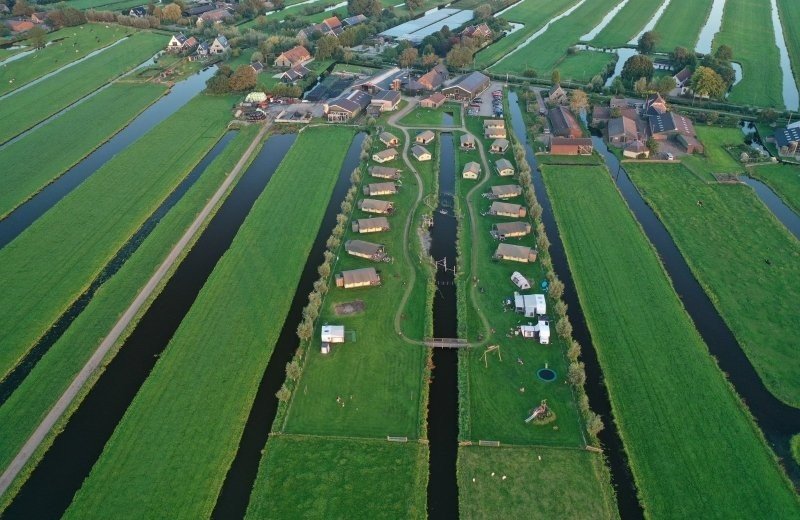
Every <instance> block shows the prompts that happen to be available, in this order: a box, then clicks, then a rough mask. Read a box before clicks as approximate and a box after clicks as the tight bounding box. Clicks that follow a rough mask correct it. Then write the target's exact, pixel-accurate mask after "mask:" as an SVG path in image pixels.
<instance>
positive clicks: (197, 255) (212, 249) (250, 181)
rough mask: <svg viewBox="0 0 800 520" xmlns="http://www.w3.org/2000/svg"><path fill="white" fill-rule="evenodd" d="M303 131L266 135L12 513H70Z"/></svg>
mask: <svg viewBox="0 0 800 520" xmlns="http://www.w3.org/2000/svg"><path fill="white" fill-rule="evenodd" d="M295 138H296V135H293V134H292V135H278V136H273V137H271V138H270V139H269V140H268V141H267V142H266V144H265V145H264V147H263V148H262V150H261V152H260V153H259V154H258V156H257V157H256V159H255V160H254V161H253V163H252V164H251V165H250V167H249V168H247V171H246V172H245V173H244V175H243V176H242V178H241V179H240V180H239V182H238V183H237V184H236V186H235V187H234V188H233V190H232V191H231V193H230V195H229V196H228V198H227V199H225V202H224V203H223V204H222V206H221V207H220V208H219V210H218V211H217V213H216V214H215V215H214V217H213V218H212V220H211V221H210V222H209V224H208V226H207V227H206V229H205V230H204V231H203V233H202V234H201V235H200V238H199V239H198V240H197V243H196V244H195V245H194V247H193V248H192V249H191V250H190V251H189V253H188V255H187V256H186V258H185V259H184V260H183V262H181V264H180V266H179V267H178V269H177V270H176V271H175V274H174V275H173V276H172V278H170V280H169V281H168V282H167V284H166V286H165V287H164V289H163V291H162V292H161V293H160V294H159V295H158V297H156V299H155V300H154V301H153V303H152V305H151V306H150V308H149V309H148V310H147V312H145V314H144V316H142V318H141V320H140V321H139V323H138V325H137V326H136V328H135V329H134V330H133V332H132V333H131V334H130V336H129V337H128V338H127V340H126V341H125V343H124V344H123V345H122V347H121V349H120V351H119V353H118V354H117V355H116V356H115V357H114V358H113V359H112V360H111V361H110V362H109V364H108V365H107V366H106V369H105V371H104V372H103V373H102V374H101V375H100V377H99V379H98V380H97V382H96V383H95V385H94V386H93V387H92V388H91V389H90V390H89V392H88V394H87V395H86V397H85V398H84V400H83V402H82V403H81V404H80V406H79V407H78V409H77V410H76V411H75V413H74V414H73V415H72V416H71V417H70V418H69V420H68V421H67V423H66V425H65V426H64V429H63V430H62V431H61V432H60V433H59V434H58V436H57V437H56V438H55V440H54V441H53V444H52V445H51V446H50V448H49V449H48V450H47V452H46V453H45V455H44V457H43V458H42V460H41V461H40V463H39V464H38V465H37V466H36V467H35V469H33V471H32V473H31V475H30V477H29V478H28V480H27V481H26V482H25V484H23V486H22V488H21V489H20V491H19V493H18V494H17V496H16V497H15V498H14V500H13V501H12V502H11V504H10V505H9V507H8V508H7V509H6V510H5V511H4V513H3V517H4V518H5V519H16V518H20V519H30V518H37V519H51V518H52V519H56V518H60V517H61V516H62V515H63V514H64V512H65V511H66V509H67V507H69V504H70V502H71V501H72V498H73V496H74V495H75V493H76V492H77V490H78V489H79V488H80V486H81V484H82V483H83V481H84V479H85V478H86V477H87V476H88V475H89V472H90V471H91V469H92V466H93V465H94V463H95V462H96V461H97V459H98V458H99V457H100V454H101V453H102V451H103V448H104V446H105V444H106V442H107V441H108V439H109V438H110V437H111V435H112V433H113V432H114V429H115V428H116V426H117V424H118V423H119V421H120V420H121V419H122V417H123V415H124V413H125V411H126V410H127V409H128V406H130V403H131V402H132V401H133V399H134V397H135V396H136V394H137V392H138V391H139V388H141V386H142V384H144V381H145V380H146V379H147V377H148V375H149V374H150V371H151V370H152V368H153V366H155V363H156V361H157V360H158V357H159V356H160V354H161V353H162V352H163V351H164V349H165V348H166V346H167V344H168V343H169V341H170V339H171V338H172V335H173V334H174V333H175V331H176V330H177V328H178V326H179V325H180V323H181V321H182V320H183V318H184V316H185V315H186V313H187V312H188V311H189V309H190V307H191V306H192V304H193V303H194V300H195V298H196V297H197V295H198V293H199V292H200V290H201V289H202V287H203V285H204V284H205V282H206V279H207V278H208V276H209V275H210V274H211V272H212V271H213V269H214V266H215V265H216V264H217V261H218V260H219V259H220V258H221V257H222V255H223V254H224V253H225V251H227V249H228V247H229V246H230V244H231V242H232V241H233V238H234V237H235V236H236V233H237V232H238V230H239V227H240V226H241V225H242V223H243V222H244V219H245V218H246V217H247V215H248V213H249V212H250V209H251V208H252V207H253V204H254V203H255V201H256V199H257V198H258V196H259V195H260V194H261V192H262V191H263V190H264V188H265V187H266V186H267V183H268V182H269V180H270V178H271V177H272V174H273V173H274V172H275V169H276V168H277V166H278V164H279V163H280V161H281V160H282V159H283V157H284V155H286V152H287V151H288V150H289V148H290V147H291V145H292V144H293V143H294V140H295Z"/></svg>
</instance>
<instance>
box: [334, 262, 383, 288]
mask: <svg viewBox="0 0 800 520" xmlns="http://www.w3.org/2000/svg"><path fill="white" fill-rule="evenodd" d="M380 284H381V277H380V276H379V275H378V272H377V271H376V270H375V268H374V267H363V268H361V269H353V270H350V271H342V272H341V273H339V274H337V275H336V287H343V288H345V289H356V288H358V287H375V286H376V285H380Z"/></svg>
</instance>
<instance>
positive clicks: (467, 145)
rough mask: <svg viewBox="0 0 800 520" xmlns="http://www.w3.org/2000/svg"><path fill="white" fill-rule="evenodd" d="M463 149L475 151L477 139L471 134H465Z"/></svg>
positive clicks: (462, 141) (462, 137) (462, 140)
mask: <svg viewBox="0 0 800 520" xmlns="http://www.w3.org/2000/svg"><path fill="white" fill-rule="evenodd" d="M460 141H461V149H462V150H474V149H475V138H474V137H472V135H471V134H463V135H462V136H461V140H460Z"/></svg>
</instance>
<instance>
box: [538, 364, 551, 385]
mask: <svg viewBox="0 0 800 520" xmlns="http://www.w3.org/2000/svg"><path fill="white" fill-rule="evenodd" d="M536 375H537V376H538V377H539V379H541V380H542V381H544V382H545V383H550V382H551V381H555V380H556V372H555V370H553V369H551V368H540V369H539V370H538V371H537V372H536Z"/></svg>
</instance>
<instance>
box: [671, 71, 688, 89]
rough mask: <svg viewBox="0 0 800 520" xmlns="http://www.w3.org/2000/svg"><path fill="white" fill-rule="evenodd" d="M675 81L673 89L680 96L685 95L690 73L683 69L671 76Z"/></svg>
mask: <svg viewBox="0 0 800 520" xmlns="http://www.w3.org/2000/svg"><path fill="white" fill-rule="evenodd" d="M672 79H674V80H675V88H677V89H678V91H679V92H680V93H681V94H685V93H686V91H687V90H689V81H690V80H691V79H692V71H691V70H690V69H689V68H688V67H684V68H683V69H681V71H680V72H678V73H677V74H675V75H674V76H672Z"/></svg>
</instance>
